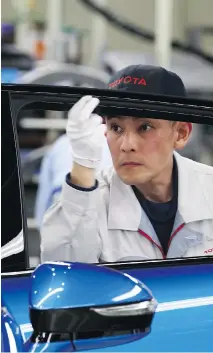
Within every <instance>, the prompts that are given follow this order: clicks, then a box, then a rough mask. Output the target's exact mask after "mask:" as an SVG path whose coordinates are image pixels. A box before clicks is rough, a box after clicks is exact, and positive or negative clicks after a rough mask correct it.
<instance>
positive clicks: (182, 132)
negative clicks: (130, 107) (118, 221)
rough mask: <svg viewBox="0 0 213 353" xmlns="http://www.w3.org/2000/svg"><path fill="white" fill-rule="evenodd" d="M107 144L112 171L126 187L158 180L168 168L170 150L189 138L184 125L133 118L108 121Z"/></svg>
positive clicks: (171, 154) (115, 118)
mask: <svg viewBox="0 0 213 353" xmlns="http://www.w3.org/2000/svg"><path fill="white" fill-rule="evenodd" d="M106 124H107V142H108V145H109V149H110V152H111V155H112V160H113V164H114V168H115V170H116V172H117V174H118V176H119V177H120V179H121V180H122V181H123V182H124V183H125V184H128V185H139V184H144V183H147V182H149V181H152V180H155V179H156V180H157V179H159V177H160V176H162V177H163V175H164V174H165V173H166V171H167V170H170V169H171V166H172V158H173V150H174V149H182V148H183V147H184V146H185V144H186V143H187V140H188V138H189V127H188V124H187V123H182V122H174V123H173V122H170V121H166V120H158V119H150V118H133V117H112V118H108V119H107V121H106Z"/></svg>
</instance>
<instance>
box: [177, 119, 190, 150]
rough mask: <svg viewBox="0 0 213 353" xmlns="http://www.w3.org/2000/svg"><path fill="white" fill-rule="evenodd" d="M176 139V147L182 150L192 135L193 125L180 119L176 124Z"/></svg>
mask: <svg viewBox="0 0 213 353" xmlns="http://www.w3.org/2000/svg"><path fill="white" fill-rule="evenodd" d="M175 128H176V140H175V145H174V148H175V149H177V150H182V149H183V148H184V147H185V146H186V144H187V142H188V140H189V137H190V134H191V130H192V126H191V124H189V123H187V122H182V121H179V122H178V123H177V125H176V127H175Z"/></svg>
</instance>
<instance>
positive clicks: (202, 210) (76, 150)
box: [41, 65, 213, 263]
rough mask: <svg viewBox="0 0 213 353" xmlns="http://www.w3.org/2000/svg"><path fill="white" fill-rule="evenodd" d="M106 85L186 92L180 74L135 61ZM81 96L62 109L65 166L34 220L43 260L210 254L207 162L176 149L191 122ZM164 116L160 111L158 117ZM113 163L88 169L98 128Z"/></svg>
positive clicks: (211, 203)
mask: <svg viewBox="0 0 213 353" xmlns="http://www.w3.org/2000/svg"><path fill="white" fill-rule="evenodd" d="M109 89H116V90H121V91H125V92H126V93H127V92H128V91H129V92H130V91H134V92H139V93H149V94H150V93H151V94H160V95H172V96H182V97H183V96H184V97H185V96H186V93H185V87H184V84H183V82H182V80H181V78H180V77H179V76H177V75H176V74H175V73H172V72H170V71H167V70H166V69H164V68H161V67H154V66H143V65H136V66H135V65H133V66H128V67H126V68H124V69H123V70H121V71H119V72H117V73H116V74H115V76H114V77H112V79H111V80H110V82H109ZM98 104H99V100H98V99H97V98H96V97H92V96H85V97H82V98H81V99H80V100H79V101H78V102H77V103H76V104H75V105H74V106H73V107H72V109H71V110H70V112H69V116H68V122H67V130H66V131H67V137H68V139H69V142H70V145H71V147H72V158H73V166H72V168H71V170H70V172H69V173H68V174H67V175H66V178H65V181H64V183H63V187H62V192H61V196H60V199H59V200H58V201H57V202H56V203H55V204H54V205H53V206H52V207H51V208H50V209H49V210H48V211H47V213H46V214H45V216H44V220H43V226H42V228H41V261H42V262H43V261H46V260H53V261H57V260H59V261H60V260H62V261H80V262H86V263H96V262H118V261H132V260H153V259H162V260H163V259H168V258H182V257H191V256H205V255H212V254H213V252H212V249H213V167H211V166H207V165H204V164H200V163H198V162H195V161H192V160H190V159H187V158H185V157H183V156H181V155H180V154H179V153H178V152H177V151H178V150H181V149H183V148H184V146H185V145H186V144H187V142H188V140H189V136H190V134H191V128H192V125H191V124H190V123H186V122H180V121H174V122H171V121H167V120H163V119H156V118H148V117H146V116H143V115H142V116H141V117H140V118H135V117H131V116H114V117H106V130H104V128H103V127H104V125H103V124H102V118H101V117H100V116H98V115H96V114H94V109H95V108H96V107H97V106H98ZM162 118H163V117H162ZM105 135H106V138H107V143H108V146H109V149H110V153H111V156H112V161H113V167H110V168H108V169H106V170H103V171H101V173H100V174H99V176H96V170H97V168H98V166H99V163H100V160H101V153H102V145H103V141H104V136H105Z"/></svg>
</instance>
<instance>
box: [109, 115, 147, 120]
mask: <svg viewBox="0 0 213 353" xmlns="http://www.w3.org/2000/svg"><path fill="white" fill-rule="evenodd" d="M128 118H132V119H133V120H138V119H150V118H148V117H145V116H140V117H138V116H131V117H130V116H119V115H118V116H105V119H107V120H111V119H119V120H124V119H128Z"/></svg>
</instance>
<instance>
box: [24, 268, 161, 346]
mask: <svg viewBox="0 0 213 353" xmlns="http://www.w3.org/2000/svg"><path fill="white" fill-rule="evenodd" d="M156 306H157V303H156V300H155V299H154V297H153V295H152V293H151V292H150V290H149V289H148V288H147V287H146V286H145V285H144V284H142V283H141V282H140V281H138V280H137V279H135V278H133V277H131V276H130V275H128V274H125V273H122V272H119V271H115V270H112V269H109V268H106V267H104V266H96V265H91V264H83V263H65V262H55V263H54V262H47V263H44V264H42V265H40V266H38V267H37V269H36V270H35V271H34V272H33V274H32V285H31V290H30V319H31V323H32V327H33V330H34V334H33V336H34V337H35V336H37V335H39V334H41V333H43V334H44V333H45V334H47V335H48V334H56V335H58V334H63V335H64V334H65V335H66V334H67V335H69V336H68V337H69V339H70V340H72V341H74V340H82V339H83V340H85V339H87V340H88V341H89V340H90V339H91V338H92V339H93V340H94V338H96V339H98V338H100V337H105V338H106V336H108V338H110V336H116V337H117V336H119V337H120V341H122V337H121V336H122V335H126V341H125V342H127V341H128V342H130V341H132V340H136V339H139V338H142V337H143V336H144V335H147V334H148V333H149V332H150V328H151V323H152V319H153V316H154V313H155V309H156ZM131 334H132V336H131ZM133 334H134V335H133ZM88 343H89V342H88ZM103 343H104V342H103ZM103 343H102V346H99V347H103ZM108 343H109V344H108V345H113V340H112V339H108ZM123 343H124V342H123ZM114 345H115V343H114ZM84 346H85V344H84ZM104 346H107V342H106V339H105V344H104ZM85 348H86V347H85ZM93 348H94V345H93Z"/></svg>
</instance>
